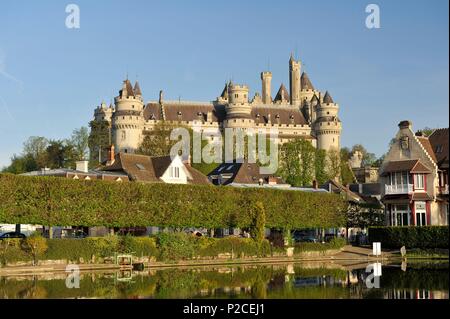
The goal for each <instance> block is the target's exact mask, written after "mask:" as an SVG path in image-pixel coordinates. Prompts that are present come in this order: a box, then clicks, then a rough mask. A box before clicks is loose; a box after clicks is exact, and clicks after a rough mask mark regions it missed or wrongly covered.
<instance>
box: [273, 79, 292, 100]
mask: <svg viewBox="0 0 450 319" xmlns="http://www.w3.org/2000/svg"><path fill="white" fill-rule="evenodd" d="M282 97H283V98H282ZM282 100H284V101H287V102H289V101H290V98H289V93H288V91H287V90H286V87H285V86H284V84H283V83H282V84H281V86H280V89H279V90H278V93H277V95H276V96H275V99H274V102H278V101H280V102H281V101H282Z"/></svg>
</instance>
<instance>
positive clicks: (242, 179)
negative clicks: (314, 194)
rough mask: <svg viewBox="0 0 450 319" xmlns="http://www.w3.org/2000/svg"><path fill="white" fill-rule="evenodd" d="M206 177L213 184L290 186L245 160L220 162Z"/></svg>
mask: <svg viewBox="0 0 450 319" xmlns="http://www.w3.org/2000/svg"><path fill="white" fill-rule="evenodd" d="M208 178H209V180H210V181H211V183H213V184H214V185H230V184H233V185H236V184H256V185H263V184H268V185H277V186H285V187H290V185H289V184H286V183H284V182H283V180H282V179H281V178H280V177H277V176H273V175H271V174H262V173H261V171H260V167H259V166H258V164H256V163H248V162H247V161H243V162H242V163H222V164H220V165H219V166H217V167H216V168H215V169H214V170H213V171H212V172H211V173H209V174H208Z"/></svg>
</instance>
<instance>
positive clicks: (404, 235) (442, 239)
mask: <svg viewBox="0 0 450 319" xmlns="http://www.w3.org/2000/svg"><path fill="white" fill-rule="evenodd" d="M448 232H449V228H448V226H423V227H416V226H409V227H369V242H371V243H372V242H381V246H382V247H386V248H400V247H402V246H405V247H406V248H448V239H449V237H448V235H449V234H448Z"/></svg>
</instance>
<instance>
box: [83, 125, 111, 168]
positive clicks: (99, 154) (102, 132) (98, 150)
mask: <svg viewBox="0 0 450 319" xmlns="http://www.w3.org/2000/svg"><path fill="white" fill-rule="evenodd" d="M89 127H90V129H91V131H90V134H89V138H88V146H89V150H90V165H91V166H96V165H98V163H100V162H101V160H102V158H105V154H107V152H108V149H109V147H110V146H111V135H110V133H111V132H110V124H109V122H108V121H91V122H90V123H89Z"/></svg>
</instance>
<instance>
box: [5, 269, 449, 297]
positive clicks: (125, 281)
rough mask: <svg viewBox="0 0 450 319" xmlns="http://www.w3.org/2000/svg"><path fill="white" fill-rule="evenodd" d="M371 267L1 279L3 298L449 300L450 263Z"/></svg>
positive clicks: (166, 271) (154, 271) (156, 271)
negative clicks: (376, 270)
mask: <svg viewBox="0 0 450 319" xmlns="http://www.w3.org/2000/svg"><path fill="white" fill-rule="evenodd" d="M366 266H367V265H359V266H342V265H333V264H331V265H330V264H304V263H299V264H279V265H241V266H229V267H228V266H217V267H202V268H184V269H180V268H168V269H146V270H144V271H139V272H137V271H114V272H85V273H81V274H80V276H79V288H68V287H67V286H66V282H69V286H74V285H76V280H72V281H71V280H70V279H71V278H69V279H67V276H68V274H65V273H60V274H46V275H39V276H22V277H0V298H14V299H24V298H26V299H31V298H32V299H36V298H37V299H39V298H43V299H45V298H52V299H53V298H155V299H168V298H175V299H180V298H182V299H187V298H256V299H262V298H286V299H291V298H294V299H360V298H382V299H448V290H449V277H448V273H449V265H448V261H442V262H432V261H425V262H414V263H408V264H405V263H404V264H403V265H402V264H400V263H397V264H396V263H392V264H388V265H383V267H382V269H381V276H379V277H374V276H373V273H372V272H371V271H368V272H367V271H366ZM368 270H370V269H368ZM377 280H378V281H377ZM377 282H378V283H379V284H378V285H377ZM370 287H373V288H370ZM377 287H379V288H377Z"/></svg>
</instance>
